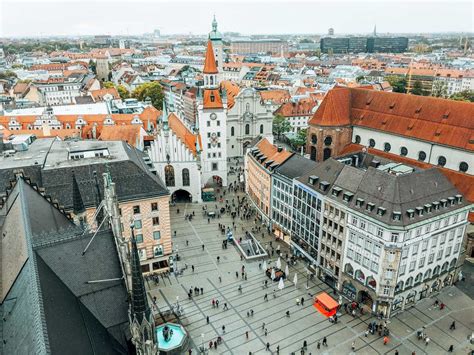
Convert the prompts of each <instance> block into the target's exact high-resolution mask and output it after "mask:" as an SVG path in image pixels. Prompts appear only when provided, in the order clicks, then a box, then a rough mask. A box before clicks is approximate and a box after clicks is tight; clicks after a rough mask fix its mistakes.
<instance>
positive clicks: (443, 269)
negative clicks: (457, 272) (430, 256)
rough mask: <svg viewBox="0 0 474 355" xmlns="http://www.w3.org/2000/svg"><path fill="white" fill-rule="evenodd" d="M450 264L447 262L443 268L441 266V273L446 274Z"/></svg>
mask: <svg viewBox="0 0 474 355" xmlns="http://www.w3.org/2000/svg"><path fill="white" fill-rule="evenodd" d="M448 265H449V264H448V262H447V261H446V262H445V263H444V264H443V266H441V272H445V271H446V270H448Z"/></svg>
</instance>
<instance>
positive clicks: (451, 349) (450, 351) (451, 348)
mask: <svg viewBox="0 0 474 355" xmlns="http://www.w3.org/2000/svg"><path fill="white" fill-rule="evenodd" d="M453 351H454V345H450V346H449V349H448V353H452V352H453Z"/></svg>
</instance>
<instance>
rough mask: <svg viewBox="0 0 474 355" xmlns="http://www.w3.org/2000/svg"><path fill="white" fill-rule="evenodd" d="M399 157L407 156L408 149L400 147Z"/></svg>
mask: <svg viewBox="0 0 474 355" xmlns="http://www.w3.org/2000/svg"><path fill="white" fill-rule="evenodd" d="M400 155H401V156H402V157H406V156H407V155H408V149H407V147H401V148H400Z"/></svg>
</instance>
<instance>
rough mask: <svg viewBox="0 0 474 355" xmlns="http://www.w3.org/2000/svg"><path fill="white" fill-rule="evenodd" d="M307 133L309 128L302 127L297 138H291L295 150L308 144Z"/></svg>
mask: <svg viewBox="0 0 474 355" xmlns="http://www.w3.org/2000/svg"><path fill="white" fill-rule="evenodd" d="M306 134H307V130H306V128H305V129H302V130H300V131H299V132H298V133H297V134H296V137H295V138H292V139H290V144H291V146H292V147H293V149H294V150H299V149H300V148H301V147H303V146H304V145H305V144H306Z"/></svg>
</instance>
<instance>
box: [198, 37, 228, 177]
mask: <svg viewBox="0 0 474 355" xmlns="http://www.w3.org/2000/svg"><path fill="white" fill-rule="evenodd" d="M218 74H219V71H218V70H217V64H216V59H215V56H214V50H213V48H212V42H211V40H209V41H208V42H207V49H206V57H205V60H204V70H203V76H204V86H203V89H202V90H201V92H200V95H199V107H198V126H197V127H196V128H197V130H198V131H199V134H200V136H201V142H202V147H201V149H202V152H201V169H202V170H201V172H202V180H201V181H202V183H203V184H204V185H206V184H209V183H212V182H214V183H218V184H219V185H222V186H227V135H226V132H227V129H226V123H227V98H226V96H225V93H223V92H222V91H221V90H220V88H219V80H218Z"/></svg>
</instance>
